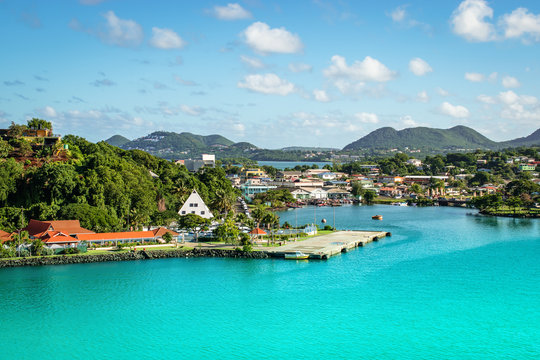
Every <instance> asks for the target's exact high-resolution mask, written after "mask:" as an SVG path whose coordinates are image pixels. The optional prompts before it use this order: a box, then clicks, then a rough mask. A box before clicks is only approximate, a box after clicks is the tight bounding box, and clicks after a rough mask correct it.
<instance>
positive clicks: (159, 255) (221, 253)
mask: <svg viewBox="0 0 540 360" xmlns="http://www.w3.org/2000/svg"><path fill="white" fill-rule="evenodd" d="M194 257H222V258H236V259H267V258H269V256H268V255H267V254H266V253H264V252H262V251H252V252H245V251H238V250H219V249H192V250H182V249H177V250H169V251H136V252H124V253H114V252H111V253H110V254H96V255H84V254H83V255H58V256H41V257H28V258H17V259H5V260H0V268H6V267H18V266H41V265H66V264H84V263H95V262H105V261H128V260H151V259H165V258H194Z"/></svg>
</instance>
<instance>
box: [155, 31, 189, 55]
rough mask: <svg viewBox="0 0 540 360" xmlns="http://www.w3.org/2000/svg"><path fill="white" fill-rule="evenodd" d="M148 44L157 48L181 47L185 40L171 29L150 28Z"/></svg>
mask: <svg viewBox="0 0 540 360" xmlns="http://www.w3.org/2000/svg"><path fill="white" fill-rule="evenodd" d="M152 34H153V35H152V38H151V39H150V45H152V46H153V47H155V48H158V49H165V50H168V49H181V48H182V47H184V46H185V45H186V42H185V41H184V40H182V38H181V37H180V36H179V35H178V34H177V33H175V32H174V31H173V30H171V29H160V28H157V27H153V28H152Z"/></svg>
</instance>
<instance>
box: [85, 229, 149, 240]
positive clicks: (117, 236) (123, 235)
mask: <svg viewBox="0 0 540 360" xmlns="http://www.w3.org/2000/svg"><path fill="white" fill-rule="evenodd" d="M153 238H154V232H153V231H125V232H114V233H94V234H78V235H77V239H79V240H81V241H82V240H87V241H111V240H130V239H153Z"/></svg>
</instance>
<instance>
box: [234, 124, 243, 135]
mask: <svg viewBox="0 0 540 360" xmlns="http://www.w3.org/2000/svg"><path fill="white" fill-rule="evenodd" d="M232 127H233V130H234V131H238V132H239V133H244V132H245V131H246V126H245V125H244V124H242V123H234V124H233V126H232Z"/></svg>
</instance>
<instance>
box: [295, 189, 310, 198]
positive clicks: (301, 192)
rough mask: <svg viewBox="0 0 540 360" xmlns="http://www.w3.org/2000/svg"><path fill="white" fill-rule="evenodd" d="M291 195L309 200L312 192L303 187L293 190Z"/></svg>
mask: <svg viewBox="0 0 540 360" xmlns="http://www.w3.org/2000/svg"><path fill="white" fill-rule="evenodd" d="M291 195H292V197H293V198H295V199H296V200H308V199H309V197H310V192H309V191H307V190H305V189H302V188H297V189H294V190H292V191H291Z"/></svg>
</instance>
